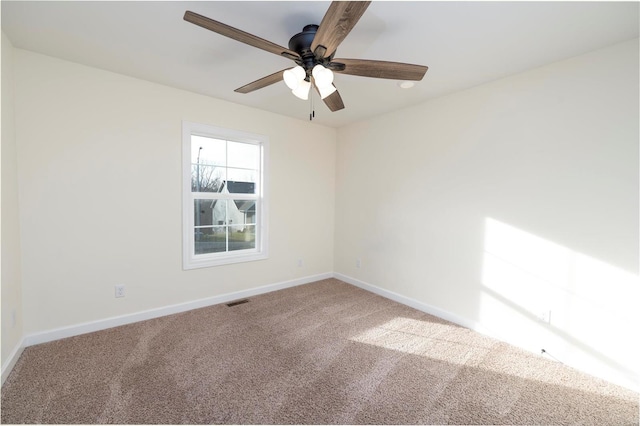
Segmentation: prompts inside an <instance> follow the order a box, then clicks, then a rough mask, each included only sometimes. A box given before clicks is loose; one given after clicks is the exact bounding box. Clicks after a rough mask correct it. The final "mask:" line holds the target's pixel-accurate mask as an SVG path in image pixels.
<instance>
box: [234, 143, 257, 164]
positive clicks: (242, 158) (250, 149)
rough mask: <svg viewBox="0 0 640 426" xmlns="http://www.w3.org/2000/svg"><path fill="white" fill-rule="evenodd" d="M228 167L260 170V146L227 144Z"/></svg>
mask: <svg viewBox="0 0 640 426" xmlns="http://www.w3.org/2000/svg"><path fill="white" fill-rule="evenodd" d="M227 155H228V157H227V161H228V163H227V166H229V167H236V168H242V169H254V170H256V169H258V168H260V167H259V166H260V146H259V145H254V144H248V143H241V142H231V141H229V142H227Z"/></svg>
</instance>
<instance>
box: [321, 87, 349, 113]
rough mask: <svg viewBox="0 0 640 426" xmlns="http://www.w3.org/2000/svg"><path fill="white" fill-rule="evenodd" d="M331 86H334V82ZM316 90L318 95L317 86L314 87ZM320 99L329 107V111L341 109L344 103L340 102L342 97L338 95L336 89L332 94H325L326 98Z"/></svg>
mask: <svg viewBox="0 0 640 426" xmlns="http://www.w3.org/2000/svg"><path fill="white" fill-rule="evenodd" d="M314 87H315V86H314ZM333 87H336V86H335V84H334V85H333ZM316 92H318V95H319V94H320V91H319V90H318V88H317V87H316ZM322 101H323V102H324V104H325V105H326V106H327V107H329V109H330V110H331V112H336V111H339V110H341V109H344V103H343V102H342V97H341V96H340V93H338V91H337V90H336V91H335V92H333V93H332V94H330V95H329V96H327V97H326V98H324V99H323V100H322Z"/></svg>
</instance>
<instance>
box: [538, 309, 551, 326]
mask: <svg viewBox="0 0 640 426" xmlns="http://www.w3.org/2000/svg"><path fill="white" fill-rule="evenodd" d="M539 318H540V321H542V322H544V323H547V324H551V310H550V309H545V310H544V311H542V312H540V317H539Z"/></svg>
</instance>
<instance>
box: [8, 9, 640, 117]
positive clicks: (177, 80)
mask: <svg viewBox="0 0 640 426" xmlns="http://www.w3.org/2000/svg"><path fill="white" fill-rule="evenodd" d="M638 6H639V3H638V2H622V3H620V2H618V3H614V2H432V1H425V2H398V1H392V2H382V1H374V2H373V3H372V4H371V5H370V6H369V8H368V9H367V11H366V12H365V14H364V16H363V17H362V18H361V19H360V21H359V22H358V24H357V25H356V27H355V28H354V29H353V31H352V32H351V33H350V34H349V35H348V36H347V38H346V39H345V40H344V42H343V43H342V44H341V45H340V47H339V48H338V51H337V52H338V54H337V56H336V57H343V58H361V59H378V60H386V61H398V62H408V63H415V64H420V65H427V66H429V71H428V72H427V74H426V76H425V78H424V79H423V80H422V81H421V82H418V83H417V84H416V85H415V87H413V88H412V89H408V90H403V89H400V88H399V87H398V85H397V83H398V82H397V81H393V80H382V79H372V78H365V77H355V76H349V75H340V74H337V75H336V78H335V84H336V86H337V87H338V89H339V90H340V94H341V96H342V99H343V101H344V104H345V106H346V108H345V109H344V110H341V111H338V112H334V113H332V112H330V111H329V110H328V109H327V108H326V107H325V106H324V105H322V104H321V101H320V100H319V99H318V98H317V97H315V100H314V102H315V104H316V108H315V109H316V118H315V119H314V121H315V122H317V123H320V124H324V125H328V126H334V127H339V126H342V125H345V124H348V123H351V122H353V121H357V120H361V119H365V118H369V117H372V116H375V115H378V114H381V113H385V112H388V111H391V110H396V109H399V108H403V107H407V106H410V105H414V104H418V103H421V102H424V101H425V100H427V99H430V98H434V97H437V96H442V95H445V94H448V93H452V92H455V91H459V90H463V89H466V88H469V87H472V86H475V85H478V84H482V83H485V82H488V81H491V80H495V79H498V78H501V77H505V76H508V75H510V74H514V73H518V72H522V71H525V70H527V69H531V68H535V67H539V66H542V65H545V64H548V63H551V62H555V61H558V60H562V59H565V58H569V57H572V56H576V55H579V54H582V53H585V52H589V51H592V50H595V49H598V48H601V47H604V46H608V45H611V44H614V43H618V42H622V41H625V40H629V39H632V38H636V37H638V27H639V18H638V16H639V8H638ZM328 7H329V2H309V1H289V2H269V1H262V2H244V1H243V2H240V1H235V2H204V1H195V2H186V1H180V2H177V1H161V2H151V1H140V2H134V1H123V2H110V1H106V2H98V1H89V2H80V1H42V2H36V1H6V0H3V1H2V31H3V32H4V33H5V34H6V35H8V36H9V39H10V40H11V41H12V43H13V45H14V46H15V47H17V48H21V49H27V50H31V51H34V52H39V53H43V54H46V55H50V56H55V57H58V58H62V59H66V60H69V61H73V62H77V63H81V64H86V65H89V66H92V67H96V68H102V69H105V70H109V71H114V72H117V73H121V74H125V75H129V76H133V77H137V78H142V79H145V80H149V81H152V82H157V83H161V84H165V85H168V86H172V87H176V88H180V89H185V90H189V91H192V92H196V93H201V94H204V95H209V96H212V97H215V98H219V99H224V100H227V101H231V102H235V103H238V104H243V105H248V106H252V107H255V108H259V109H263V110H267V111H272V112H275V113H278V114H283V115H287V116H291V117H295V118H298V119H301V120H308V117H309V102H305V101H301V100H299V99H297V98H295V97H294V96H293V95H292V94H291V93H290V91H289V90H288V89H287V88H286V86H285V85H284V83H278V84H274V85H272V86H269V87H266V88H264V89H261V90H258V91H256V92H253V93H249V94H239V93H235V92H234V91H233V90H234V89H236V88H238V87H240V86H243V85H244V84H246V83H249V82H252V81H254V80H257V79H259V78H261V77H264V76H266V75H268V74H271V73H273V72H275V71H278V70H280V69H284V68H287V67H290V66H293V65H294V64H293V62H291V61H289V60H287V59H284V58H282V57H279V56H277V55H274V54H271V53H268V52H265V51H263V50H259V49H256V48H253V47H250V46H247V45H244V44H241V43H239V42H237V41H235V40H231V39H228V38H226V37H223V36H221V35H218V34H216V33H213V32H211V31H208V30H205V29H203V28H201V27H198V26H195V25H193V24H190V23H188V22H186V21H184V20H183V19H182V17H183V15H184V12H185V11H186V10H191V11H194V12H196V13H199V14H201V15H205V16H208V17H210V18H212V19H215V20H217V21H221V22H224V23H226V24H228V25H231V26H233V27H236V28H238V29H241V30H244V31H247V32H249V33H252V34H254V35H257V36H259V37H262V38H264V39H267V40H269V41H272V42H274V43H276V44H279V45H282V46H285V47H286V46H287V44H288V41H289V38H290V37H291V36H292V35H294V34H296V33H298V32H300V31H301V30H302V27H303V26H304V25H307V24H319V23H320V21H321V20H322V17H323V15H324V13H325V11H326V10H327V8H328Z"/></svg>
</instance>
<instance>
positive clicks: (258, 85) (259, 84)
mask: <svg viewBox="0 0 640 426" xmlns="http://www.w3.org/2000/svg"><path fill="white" fill-rule="evenodd" d="M286 69H287V68H285V69H284V70H280V71H278V72H274V73H273V74H271V75H268V76H266V77H262V78H261V79H259V80H256V81H254V82H252V83H249V84H245V85H244V86H242V87H238V88H237V89H236V90H234V92H238V93H250V92H253V91H254V90H258V89H262V88H263V87H267V86H270V85H272V84H274V83H277V82H279V81H282V80H283V77H282V73H283V72H284V71H285V70H286Z"/></svg>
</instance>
